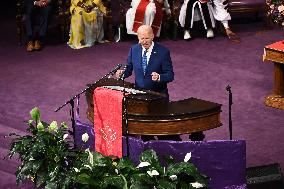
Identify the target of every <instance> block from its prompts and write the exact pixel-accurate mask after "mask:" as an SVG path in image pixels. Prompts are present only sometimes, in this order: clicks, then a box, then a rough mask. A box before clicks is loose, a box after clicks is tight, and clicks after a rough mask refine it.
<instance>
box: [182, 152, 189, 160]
mask: <svg viewBox="0 0 284 189" xmlns="http://www.w3.org/2000/svg"><path fill="white" fill-rule="evenodd" d="M190 158H191V152H189V153H186V155H185V156H184V160H183V161H184V162H188V160H190Z"/></svg>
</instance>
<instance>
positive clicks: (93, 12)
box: [68, 0, 107, 49]
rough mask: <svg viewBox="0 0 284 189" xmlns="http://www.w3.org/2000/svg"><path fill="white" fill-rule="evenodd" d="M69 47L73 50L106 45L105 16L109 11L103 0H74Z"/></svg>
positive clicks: (72, 3) (72, 2) (71, 8)
mask: <svg viewBox="0 0 284 189" xmlns="http://www.w3.org/2000/svg"><path fill="white" fill-rule="evenodd" d="M70 12H71V26H70V39H69V42H68V45H69V46H70V47H71V48H73V49H81V48H84V47H90V46H93V45H94V43H95V42H99V43H104V42H105V41H104V30H103V16H104V15H106V13H107V10H106V7H105V6H104V5H103V3H102V1H101V0H72V1H71V7H70Z"/></svg>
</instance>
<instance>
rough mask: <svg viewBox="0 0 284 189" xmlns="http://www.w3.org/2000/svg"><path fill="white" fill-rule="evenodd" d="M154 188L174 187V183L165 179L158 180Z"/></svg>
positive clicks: (167, 188) (171, 188)
mask: <svg viewBox="0 0 284 189" xmlns="http://www.w3.org/2000/svg"><path fill="white" fill-rule="evenodd" d="M156 188H157V189H176V185H175V184H174V183H172V182H169V181H167V180H159V181H158V183H157V187H156Z"/></svg>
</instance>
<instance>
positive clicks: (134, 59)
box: [124, 43, 174, 95]
mask: <svg viewBox="0 0 284 189" xmlns="http://www.w3.org/2000/svg"><path fill="white" fill-rule="evenodd" d="M141 63H142V46H141V45H140V44H136V45H134V46H132V47H131V48H130V51H129V53H128V58H127V67H126V71H125V73H124V77H125V78H126V77H129V76H131V75H132V72H133V71H134V74H135V86H136V87H137V88H140V89H147V90H153V91H156V92H161V93H165V94H167V95H168V89H167V83H169V82H171V81H173V80H174V71H173V66H172V60H171V56H170V51H169V50H168V49H167V48H165V47H164V46H162V45H160V44H158V43H155V44H154V47H153V50H152V54H151V56H150V59H149V62H148V65H147V68H146V73H145V75H144V73H143V69H142V64H141ZM152 72H157V73H158V74H160V81H159V82H157V81H152V76H151V73H152Z"/></svg>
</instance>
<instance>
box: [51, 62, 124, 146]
mask: <svg viewBox="0 0 284 189" xmlns="http://www.w3.org/2000/svg"><path fill="white" fill-rule="evenodd" d="M121 66H122V65H121V64H118V65H117V66H116V67H115V68H114V69H112V70H111V71H110V72H109V73H107V74H106V75H104V76H103V77H101V78H100V79H99V80H97V81H96V82H95V83H93V84H91V85H89V86H88V87H87V88H85V89H84V90H82V91H81V92H79V93H78V94H76V95H75V96H73V97H71V98H70V99H69V100H68V101H66V102H65V103H64V104H63V105H61V106H59V107H58V108H57V109H56V110H54V111H55V112H58V111H59V110H60V109H62V108H63V107H64V106H66V105H67V104H70V105H71V109H70V116H71V123H72V130H73V131H69V133H70V134H71V135H72V136H73V139H74V140H75V136H76V135H75V127H76V126H75V125H76V124H75V116H74V100H75V99H76V98H78V97H79V96H80V95H81V94H83V93H85V92H86V91H87V90H88V89H90V88H91V87H93V86H94V85H96V84H97V83H98V82H99V81H101V80H103V79H105V78H107V77H109V76H111V75H114V74H115V72H116V71H117V70H118V69H119V68H120V67H121ZM76 147H77V145H76V142H74V148H76Z"/></svg>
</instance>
